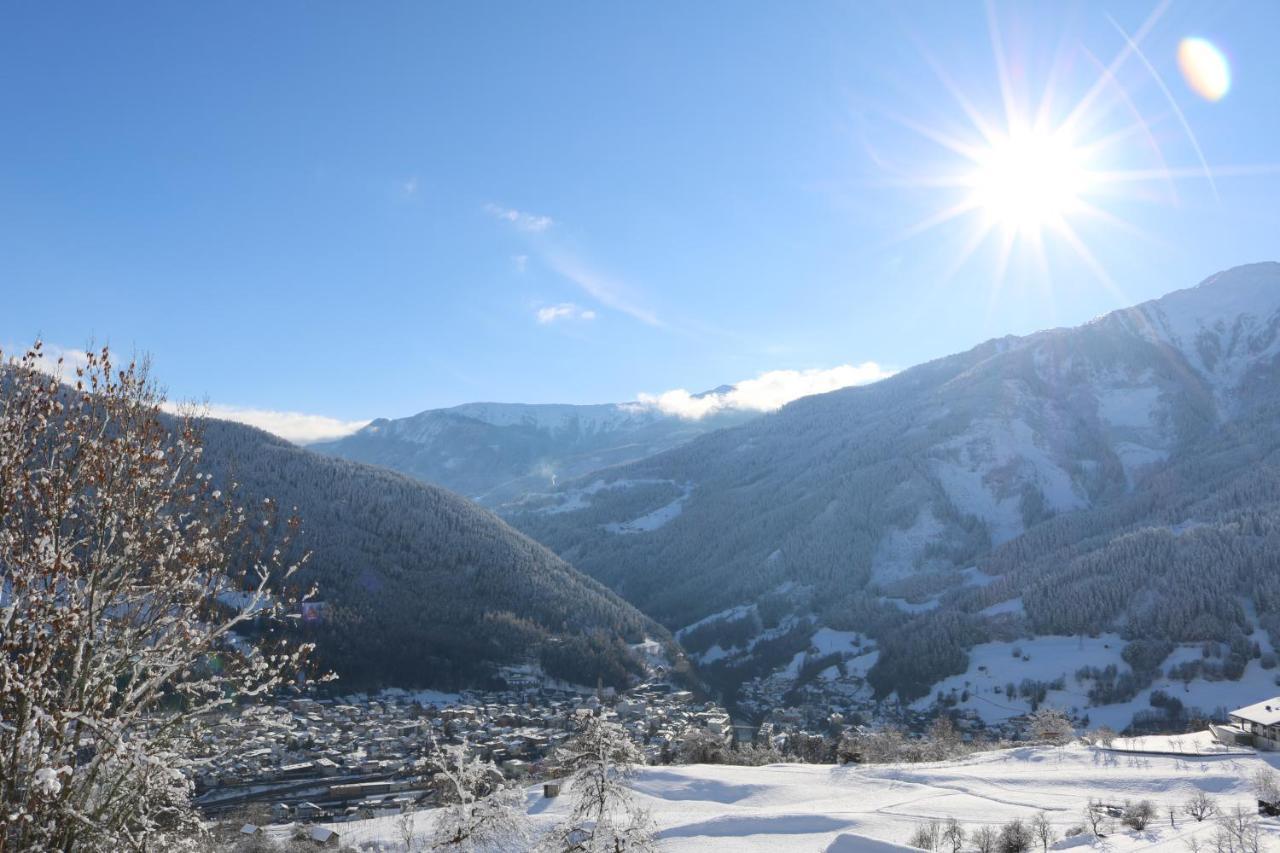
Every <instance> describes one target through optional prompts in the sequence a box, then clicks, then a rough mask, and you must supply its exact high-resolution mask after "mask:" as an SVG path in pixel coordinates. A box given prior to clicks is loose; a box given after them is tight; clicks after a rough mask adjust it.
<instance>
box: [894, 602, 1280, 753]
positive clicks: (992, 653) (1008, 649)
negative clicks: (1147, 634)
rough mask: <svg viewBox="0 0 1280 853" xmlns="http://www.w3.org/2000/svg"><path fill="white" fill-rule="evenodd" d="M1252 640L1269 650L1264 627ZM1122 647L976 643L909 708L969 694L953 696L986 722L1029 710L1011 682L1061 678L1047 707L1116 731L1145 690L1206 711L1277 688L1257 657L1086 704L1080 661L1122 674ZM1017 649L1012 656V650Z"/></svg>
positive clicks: (1095, 640)
mask: <svg viewBox="0 0 1280 853" xmlns="http://www.w3.org/2000/svg"><path fill="white" fill-rule="evenodd" d="M1014 601H1018V600H1017V599H1014ZM1019 603H1020V602H1019ZM1005 604H1008V603H1007V602H1006V603H1005ZM1000 606H1001V605H996V607H1000ZM994 609H995V608H988V611H991V610H994ZM1250 616H1252V613H1250ZM1255 624H1256V622H1255ZM1250 639H1252V640H1253V641H1255V642H1257V643H1258V644H1259V645H1260V646H1261V648H1262V651H1263V652H1271V651H1272V648H1271V641H1270V639H1269V638H1268V637H1267V634H1266V632H1265V631H1262V630H1257V631H1255V632H1254V633H1253V635H1252V637H1251V638H1250ZM1124 647H1125V641H1124V639H1122V638H1121V637H1120V635H1119V634H1100V635H1099V636H1097V637H1081V636H1073V637H1062V636H1042V637H1035V638H1032V639H1024V640H1017V641H1014V642H994V643H981V644H979V645H977V646H974V647H973V648H972V649H971V650H970V652H969V668H968V670H966V671H965V672H964V673H962V674H960V675H953V676H950V677H948V678H945V679H943V680H941V681H939V682H938V683H936V684H935V685H934V686H933V690H932V691H931V692H930V694H929V695H928V696H925V697H923V698H921V699H919V700H917V701H916V702H914V703H913V705H912V707H914V708H916V709H917V710H924V709H926V708H928V707H929V706H930V705H932V703H933V700H934V697H935V696H937V694H938V693H939V692H942V693H955V694H958V695H960V696H963V695H964V694H965V693H966V692H967V694H968V699H965V700H963V701H958V702H957V703H956V705H957V707H959V708H963V709H969V710H972V711H974V712H976V713H977V714H978V716H980V717H981V718H982V719H983V720H985V721H986V722H988V723H994V722H999V721H1000V720H1005V719H1008V718H1010V717H1013V716H1017V715H1019V714H1025V713H1027V712H1028V711H1029V710H1030V709H1031V705H1030V703H1029V701H1028V700H1027V699H1025V698H1023V697H1020V696H1019V697H1014V698H1012V699H1011V698H1010V697H1009V695H1008V693H1007V691H1006V686H1007V685H1008V683H1009V682H1013V683H1014V684H1019V683H1021V682H1022V680H1023V679H1032V680H1035V681H1044V682H1050V681H1053V680H1054V679H1057V678H1062V679H1063V681H1064V684H1063V689H1062V690H1051V691H1049V693H1048V696H1047V697H1046V699H1045V702H1046V703H1047V704H1048V705H1050V706H1052V707H1055V708H1059V709H1062V710H1069V711H1071V712H1072V713H1073V714H1075V715H1077V716H1078V715H1083V714H1087V715H1088V716H1089V724H1090V726H1100V725H1107V726H1110V727H1111V728H1113V729H1115V730H1116V731H1122V730H1124V729H1125V728H1126V727H1128V725H1129V723H1130V721H1131V720H1132V719H1133V715H1134V714H1135V713H1137V712H1139V711H1144V710H1146V711H1149V710H1150V709H1151V694H1152V693H1153V692H1154V691H1156V690H1162V691H1164V692H1165V693H1167V694H1168V695H1170V696H1173V697H1174V698H1176V699H1179V700H1181V701H1182V703H1183V704H1184V705H1186V706H1187V707H1188V708H1198V709H1200V710H1201V711H1204V712H1206V713H1212V712H1214V711H1216V710H1218V709H1227V710H1230V709H1232V708H1239V707H1242V706H1244V705H1249V704H1252V703H1254V702H1256V701H1258V697H1260V696H1271V695H1274V694H1275V692H1276V673H1277V671H1278V670H1270V671H1268V670H1265V669H1263V668H1262V664H1261V663H1260V662H1259V661H1257V660H1251V661H1249V664H1248V666H1247V667H1245V671H1244V675H1243V676H1242V677H1241V678H1240V680H1239V681H1206V680H1205V679H1203V678H1196V679H1193V680H1191V681H1190V682H1187V683H1184V682H1181V681H1173V680H1170V679H1169V678H1167V677H1165V676H1164V675H1161V676H1159V677H1157V678H1156V679H1155V680H1154V681H1153V682H1152V684H1151V686H1149V687H1146V688H1144V689H1143V690H1141V691H1139V692H1138V694H1137V695H1136V696H1135V697H1134V698H1133V699H1131V700H1129V701H1127V702H1116V703H1112V704H1109V705H1091V704H1090V702H1089V696H1088V692H1089V686H1090V682H1088V681H1084V682H1082V681H1079V680H1077V678H1076V671H1077V670H1078V669H1079V668H1080V667H1082V666H1084V665H1086V664H1088V665H1091V666H1096V667H1098V668H1103V667H1106V666H1107V665H1109V664H1113V665H1115V666H1116V668H1117V669H1119V670H1120V671H1121V672H1127V671H1129V665H1128V664H1127V663H1125V661H1124V659H1123V658H1122V657H1121V654H1120V653H1121V651H1122V650H1123V649H1124ZM1015 650H1016V651H1017V652H1018V654H1017V655H1014V651H1015ZM1199 657H1200V646H1199V645H1196V644H1188V645H1183V646H1178V647H1176V648H1175V649H1174V650H1173V652H1172V653H1171V654H1170V655H1169V657H1168V658H1166V659H1165V661H1164V662H1163V663H1162V664H1161V665H1160V670H1161V672H1162V673H1165V672H1167V671H1168V669H1169V668H1170V667H1171V666H1173V665H1174V664H1178V663H1181V662H1183V661H1186V660H1193V659H1198V658H1199Z"/></svg>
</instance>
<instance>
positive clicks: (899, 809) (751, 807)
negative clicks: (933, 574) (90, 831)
mask: <svg viewBox="0 0 1280 853" xmlns="http://www.w3.org/2000/svg"><path fill="white" fill-rule="evenodd" d="M1187 737H1189V738H1194V736H1187ZM1131 745H1132V746H1147V747H1150V748H1154V747H1156V746H1159V745H1161V744H1159V743H1157V742H1155V741H1153V742H1152V743H1150V744H1137V743H1135V744H1131ZM1187 745H1189V742H1186V743H1183V744H1181V746H1183V747H1184V748H1185V747H1186V746H1187ZM1117 746H1119V744H1117ZM1267 760H1268V759H1264V758H1263V757H1262V756H1259V755H1256V754H1230V755H1213V756H1197V755H1186V756H1174V755H1162V754H1157V753H1154V752H1153V753H1150V754H1128V753H1119V752H1114V751H1106V750H1101V749H1094V748H1090V747H1085V746H1081V745H1073V746H1068V747H1064V748H1061V749H1055V748H1051V747H1025V748H1020V749H1013V750H1003V751H997V752H986V753H980V754H977V755H973V756H970V757H968V758H965V759H961V760H957V761H951V762H942V763H936V764H896V765H874V766H864V767H858V766H849V767H835V766H832V765H811V764H808V765H806V764H775V765H770V766H767V767H726V766H721V765H692V766H683V767H647V768H643V769H641V770H640V771H639V772H638V773H637V775H636V778H635V780H634V782H633V788H634V789H635V791H636V792H637V793H638V795H639V797H638V799H639V800H640V801H641V803H642V804H643V805H644V806H645V807H647V808H649V809H650V810H651V812H652V814H653V818H654V820H655V822H656V823H657V826H658V829H659V838H660V841H661V847H662V849H663V850H670V851H689V853H692V851H710V853H729V851H744V853H750V851H765V850H767V851H797V853H799V851H803V853H820V851H845V853H862V852H863V851H884V850H891V849H898V848H897V847H896V845H904V844H905V843H906V842H907V840H908V839H909V838H910V837H911V834H912V832H913V830H914V829H915V828H916V827H917V826H918V825H920V824H921V823H924V822H927V821H929V820H931V819H932V820H941V819H945V818H948V817H955V818H957V819H959V820H960V821H962V822H963V823H964V825H965V827H966V828H967V829H970V830H972V829H975V828H977V827H978V826H981V825H983V824H991V825H994V824H999V823H1003V822H1005V821H1008V820H1011V819H1013V818H1023V819H1024V820H1027V819H1030V818H1031V817H1032V816H1033V815H1035V813H1036V812H1037V811H1039V810H1044V811H1046V812H1047V814H1048V816H1049V819H1050V820H1051V821H1052V823H1053V825H1054V828H1055V829H1056V830H1057V833H1058V835H1059V837H1060V838H1061V837H1062V836H1064V835H1065V832H1066V830H1067V829H1068V828H1070V827H1077V826H1080V825H1081V824H1083V822H1084V821H1083V817H1082V814H1083V808H1084V806H1085V804H1086V802H1087V801H1088V800H1089V798H1091V797H1096V798H1100V799H1102V800H1104V801H1106V802H1108V803H1116V804H1120V803H1123V801H1124V800H1126V799H1133V800H1138V799H1150V800H1152V801H1154V802H1155V803H1156V805H1157V806H1158V808H1159V810H1160V815H1159V817H1158V818H1157V820H1156V821H1154V822H1153V823H1152V825H1151V826H1150V827H1148V829H1147V830H1146V831H1144V832H1142V833H1137V832H1133V831H1131V830H1123V831H1122V830H1121V828H1114V829H1112V830H1111V831H1110V834H1109V835H1108V837H1107V839H1106V841H1105V843H1104V844H1100V845H1097V847H1098V849H1104V848H1105V849H1108V850H1112V851H1128V850H1167V851H1175V850H1176V851H1185V850H1186V849H1187V844H1186V842H1187V841H1188V840H1189V839H1191V838H1192V837H1193V836H1198V837H1199V838H1201V839H1202V840H1203V841H1204V842H1205V843H1206V844H1207V843H1208V841H1209V839H1210V837H1211V836H1212V834H1213V831H1214V827H1213V825H1212V823H1211V822H1208V821H1207V822H1205V823H1196V822H1194V821H1193V820H1192V819H1191V818H1189V817H1186V816H1184V815H1181V814H1179V815H1178V816H1177V823H1176V826H1174V827H1170V825H1169V818H1168V814H1167V812H1166V809H1167V807H1168V806H1169V805H1180V804H1181V803H1183V802H1184V801H1185V800H1186V799H1187V798H1188V797H1190V796H1191V795H1192V794H1194V793H1195V792H1197V791H1204V792H1206V793H1208V794H1210V795H1211V796H1212V797H1214V798H1215V800H1216V801H1217V803H1218V804H1219V805H1220V806H1221V807H1223V808H1231V807H1234V806H1236V805H1240V806H1244V807H1246V808H1248V809H1250V810H1251V811H1252V809H1253V807H1254V799H1253V797H1252V796H1251V793H1250V790H1249V781H1248V780H1249V777H1250V776H1251V775H1252V774H1253V772H1254V771H1255V770H1257V769H1259V768H1261V767H1264V766H1266V765H1265V762H1266V761H1267ZM1270 760H1271V761H1280V758H1277V759H1270ZM571 798H572V795H571V791H566V792H565V793H563V794H562V795H561V796H560V797H558V798H556V799H554V800H546V799H543V798H542V796H541V789H540V788H530V789H529V791H528V794H527V796H526V809H527V811H528V813H529V816H530V818H531V820H532V821H533V822H534V824H535V825H536V826H537V827H538V828H540V829H541V828H549V827H551V826H552V825H554V824H555V823H556V822H557V821H559V820H561V819H563V818H564V816H565V814H566V813H567V811H568V808H569V806H570V801H571ZM416 817H417V820H418V823H419V831H420V833H425V832H426V831H427V829H428V827H429V824H430V821H431V820H432V813H431V812H430V811H424V812H421V813H419V814H418V815H417V816H416ZM1263 827H1264V833H1265V836H1264V844H1263V848H1262V849H1264V850H1280V822H1277V821H1275V820H1269V821H1264V822H1263ZM333 828H334V829H335V830H337V831H338V832H339V833H341V835H342V841H343V843H344V844H351V845H354V846H357V847H359V846H361V845H367V846H370V847H374V849H376V847H375V845H377V844H378V843H382V844H384V845H385V846H384V848H383V849H386V850H399V849H403V847H402V845H401V844H400V842H398V841H397V839H398V838H399V837H400V835H399V833H398V832H397V830H396V826H395V818H376V819H373V820H366V821H360V822H356V823H347V824H335V825H333ZM1082 841H1083V839H1079V838H1076V839H1071V840H1069V841H1066V840H1063V841H1059V843H1058V846H1059V849H1062V848H1065V847H1068V846H1070V847H1074V848H1075V849H1082V848H1083V847H1085V846H1089V845H1088V844H1082V843H1081V842H1082ZM966 849H968V848H967V847H966Z"/></svg>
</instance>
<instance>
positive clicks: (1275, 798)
mask: <svg viewBox="0 0 1280 853" xmlns="http://www.w3.org/2000/svg"><path fill="white" fill-rule="evenodd" d="M1249 781H1250V783H1251V785H1252V787H1253V793H1254V794H1256V795H1257V797H1258V799H1259V800H1262V801H1263V802H1264V803H1280V774H1277V773H1276V771H1274V770H1272V769H1271V768H1270V767H1260V768H1258V769H1257V770H1255V771H1254V773H1253V776H1252V778H1250V780H1249Z"/></svg>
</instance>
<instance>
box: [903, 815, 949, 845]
mask: <svg viewBox="0 0 1280 853" xmlns="http://www.w3.org/2000/svg"><path fill="white" fill-rule="evenodd" d="M941 840H942V827H941V826H939V825H938V822H937V821H936V820H931V821H929V822H928V823H922V824H920V825H919V826H917V827H916V830H915V832H913V833H912V834H911V840H910V841H908V842H907V843H908V844H910V845H911V846H912V847H915V848H918V849H920V850H937V849H938V843H939V842H940V841H941Z"/></svg>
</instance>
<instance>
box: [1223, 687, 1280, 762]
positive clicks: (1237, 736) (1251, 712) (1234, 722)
mask: <svg viewBox="0 0 1280 853" xmlns="http://www.w3.org/2000/svg"><path fill="white" fill-rule="evenodd" d="M1227 716H1228V718H1229V719H1230V720H1231V722H1230V723H1229V724H1228V725H1225V726H1215V727H1214V733H1215V734H1216V735H1217V736H1218V739H1219V740H1222V741H1225V742H1227V743H1231V744H1247V745H1249V746H1252V747H1253V748H1254V749H1262V750H1268V751H1270V750H1280V696H1276V697H1274V698H1272V699H1267V700H1265V701H1262V702H1258V703H1255V704H1253V705H1248V706H1246V707H1244V708H1237V709H1236V710H1234V711H1232V712H1231V713H1229V714H1228V715H1227Z"/></svg>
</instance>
